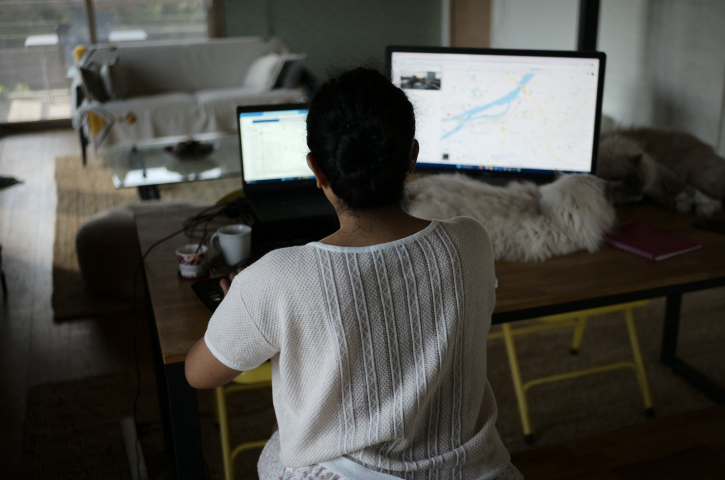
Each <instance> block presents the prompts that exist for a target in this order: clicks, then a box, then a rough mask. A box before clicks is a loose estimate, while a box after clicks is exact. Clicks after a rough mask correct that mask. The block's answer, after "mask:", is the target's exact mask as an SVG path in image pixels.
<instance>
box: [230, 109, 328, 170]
mask: <svg viewBox="0 0 725 480" xmlns="http://www.w3.org/2000/svg"><path fill="white" fill-rule="evenodd" d="M238 115H239V137H240V141H241V150H242V174H243V177H244V183H245V184H255V183H264V182H284V181H290V180H308V179H311V178H314V175H312V172H311V171H310V169H309V167H308V166H307V162H306V161H305V157H306V155H307V152H308V151H309V150H308V149H307V126H306V120H307V110H300V109H295V110H265V111H253V112H239V114H238Z"/></svg>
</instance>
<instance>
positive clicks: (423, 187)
mask: <svg viewBox="0 0 725 480" xmlns="http://www.w3.org/2000/svg"><path fill="white" fill-rule="evenodd" d="M605 184H606V182H605V181H604V180H602V179H599V178H597V177H594V176H592V175H562V176H561V177H559V178H558V179H557V180H556V181H555V182H553V183H550V184H548V185H544V186H541V187H539V186H537V185H534V184H533V183H528V182H527V183H515V182H512V183H510V184H509V185H507V186H506V187H494V186H491V185H488V184H485V183H483V182H479V181H477V180H473V179H471V178H469V177H466V176H464V175H460V174H454V175H433V176H429V177H424V178H421V179H419V180H417V181H415V182H412V183H411V184H410V185H409V186H408V190H407V196H408V201H409V207H408V210H409V212H410V213H411V214H412V215H415V216H416V217H420V218H425V219H429V220H432V219H434V218H435V219H448V218H452V217H458V216H467V217H473V218H475V219H476V220H478V221H479V222H481V223H482V224H483V226H484V227H486V230H487V231H488V234H489V235H490V236H491V240H492V241H493V251H494V255H495V258H496V260H501V261H517V262H536V261H542V260H546V259H548V258H551V257H555V256H559V255H567V254H569V253H572V252H576V251H578V250H583V249H586V250H588V251H590V252H594V251H596V250H597V249H599V247H600V246H601V244H602V235H603V234H604V232H606V231H607V230H608V229H610V228H611V227H612V226H613V225H614V222H615V213H614V208H613V207H612V206H611V205H610V204H609V202H608V201H607V196H606V192H605Z"/></svg>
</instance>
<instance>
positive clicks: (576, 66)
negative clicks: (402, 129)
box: [391, 52, 600, 173]
mask: <svg viewBox="0 0 725 480" xmlns="http://www.w3.org/2000/svg"><path fill="white" fill-rule="evenodd" d="M391 71H392V78H393V82H394V83H395V84H396V85H398V86H400V87H401V88H402V89H404V90H405V92H406V94H407V95H408V97H409V98H410V100H411V102H412V103H413V105H414V107H415V109H416V120H417V132H416V138H417V139H418V141H419V142H420V147H421V148H420V155H419V158H418V164H419V165H422V166H425V165H428V166H437V167H452V168H476V169H486V170H500V171H513V172H534V173H543V172H551V171H553V170H560V171H563V172H587V173H588V172H589V171H590V169H591V164H592V150H593V144H594V143H593V142H594V134H595V120H596V108H597V88H598V82H599V73H600V72H599V60H598V59H596V58H563V57H526V56H505V55H483V54H458V53H416V52H393V53H392V58H391Z"/></svg>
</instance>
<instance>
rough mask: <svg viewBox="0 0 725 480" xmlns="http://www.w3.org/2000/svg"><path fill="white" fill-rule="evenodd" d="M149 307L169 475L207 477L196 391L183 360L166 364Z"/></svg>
mask: <svg viewBox="0 0 725 480" xmlns="http://www.w3.org/2000/svg"><path fill="white" fill-rule="evenodd" d="M147 298H148V297H147ZM150 303H151V302H149V305H150ZM148 310H149V312H150V313H149V316H150V322H149V328H150V329H151V346H152V354H153V358H154V367H155V370H156V389H157V394H158V398H159V410H160V411H161V421H162V423H163V426H164V440H165V442H166V454H167V456H168V464H169V465H168V467H169V473H170V475H169V478H177V479H200V478H205V468H204V456H203V453H202V449H201V428H200V426H199V406H198V404H197V399H196V390H195V389H193V388H191V386H190V385H189V382H187V381H186V375H185V373H184V363H183V362H180V363H172V364H171V365H164V362H163V356H162V355H161V347H160V345H159V338H158V333H157V331H156V321H155V320H154V318H153V311H152V309H151V308H149V309H148Z"/></svg>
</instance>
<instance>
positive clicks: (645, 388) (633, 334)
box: [624, 308, 654, 417]
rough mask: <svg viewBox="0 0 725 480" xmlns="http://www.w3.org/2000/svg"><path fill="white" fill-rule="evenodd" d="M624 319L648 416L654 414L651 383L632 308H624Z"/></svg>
mask: <svg viewBox="0 0 725 480" xmlns="http://www.w3.org/2000/svg"><path fill="white" fill-rule="evenodd" d="M624 319H625V322H626V323H627V332H628V333H629V342H630V344H631V345H632V357H634V364H635V365H636V366H637V368H636V369H635V371H636V372H637V381H638V382H639V389H640V390H641V391H642V400H643V401H644V411H645V412H646V413H647V416H649V417H653V416H654V407H653V403H652V393H651V392H650V389H649V383H648V382H647V375H646V374H645V370H644V362H643V361H642V351H641V350H640V348H639V339H638V338H637V329H636V328H635V326H634V316H633V315H632V309H631V308H627V309H625V310H624Z"/></svg>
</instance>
